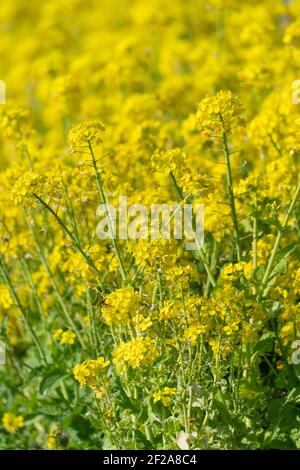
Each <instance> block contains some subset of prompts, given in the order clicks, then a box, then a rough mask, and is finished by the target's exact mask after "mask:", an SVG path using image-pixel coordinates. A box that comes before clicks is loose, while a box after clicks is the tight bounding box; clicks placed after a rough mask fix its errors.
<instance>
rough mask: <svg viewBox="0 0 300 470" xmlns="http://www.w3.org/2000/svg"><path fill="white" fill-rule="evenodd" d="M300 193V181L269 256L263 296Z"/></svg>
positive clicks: (263, 282) (262, 289)
mask: <svg viewBox="0 0 300 470" xmlns="http://www.w3.org/2000/svg"><path fill="white" fill-rule="evenodd" d="M299 194H300V181H299V183H298V186H297V188H296V191H295V194H294V197H293V199H292V201H291V204H290V206H289V208H288V212H287V214H286V216H285V219H284V222H283V225H282V226H281V228H280V229H279V230H278V233H277V237H276V240H275V243H274V247H273V250H272V253H271V256H270V258H269V261H268V265H267V269H266V272H265V274H264V277H263V280H262V283H261V291H260V294H261V296H262V295H263V293H264V290H265V288H266V286H267V284H268V282H269V279H270V275H271V272H272V269H273V264H274V260H275V256H276V254H277V251H278V248H279V244H280V240H281V237H282V234H283V232H284V230H285V229H286V227H287V224H288V222H289V220H290V217H291V215H292V212H293V210H294V206H295V204H296V201H297V199H298V196H299Z"/></svg>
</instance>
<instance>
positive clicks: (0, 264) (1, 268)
mask: <svg viewBox="0 0 300 470" xmlns="http://www.w3.org/2000/svg"><path fill="white" fill-rule="evenodd" d="M0 271H1V274H2V276H3V278H4V280H5V283H6V285H7V287H8V289H9V292H10V295H11V296H12V299H13V301H14V302H15V304H16V305H17V307H18V309H19V310H20V312H21V315H22V319H23V322H24V324H25V326H26V328H27V329H28V331H29V333H30V335H31V337H32V340H33V342H34V344H35V346H36V348H37V351H38V353H39V356H40V358H41V360H42V361H43V362H44V363H45V364H47V359H46V355H45V352H44V350H43V348H42V345H41V343H40V341H39V339H38V337H37V335H36V334H35V332H34V330H33V328H32V326H31V325H30V323H29V321H28V319H27V315H26V312H25V309H24V307H23V305H22V304H21V302H20V300H19V297H18V294H17V292H16V290H15V288H14V286H13V284H12V282H11V279H10V277H9V274H8V273H7V271H6V269H5V267H4V263H3V260H2V257H1V258H0Z"/></svg>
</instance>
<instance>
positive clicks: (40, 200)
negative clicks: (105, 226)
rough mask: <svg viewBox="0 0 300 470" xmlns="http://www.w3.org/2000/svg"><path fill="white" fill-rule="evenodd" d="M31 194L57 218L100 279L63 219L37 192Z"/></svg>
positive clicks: (92, 263)
mask: <svg viewBox="0 0 300 470" xmlns="http://www.w3.org/2000/svg"><path fill="white" fill-rule="evenodd" d="M33 196H34V197H35V198H36V199H37V200H38V201H39V202H40V203H41V204H42V205H43V206H44V207H45V209H47V210H48V211H49V212H50V213H51V214H52V215H53V216H54V217H55V219H56V220H57V222H58V224H59V225H60V226H61V228H62V229H63V230H64V231H65V232H66V234H67V235H68V236H69V238H70V240H71V241H72V242H73V243H74V246H75V248H76V249H77V250H78V251H79V252H80V253H81V254H82V256H83V258H84V259H85V260H86V262H87V263H88V265H89V266H91V268H92V269H93V270H94V271H95V272H96V274H97V275H98V277H99V279H100V281H101V279H102V274H101V272H100V271H99V270H98V268H97V267H96V266H95V263H94V262H93V260H92V259H91V257H90V256H89V255H88V254H87V253H85V251H84V250H83V249H82V247H81V245H80V243H78V241H77V240H76V237H75V236H74V235H73V233H72V232H71V231H70V230H69V229H68V227H67V226H66V224H65V223H64V222H63V220H62V219H61V218H60V217H59V215H58V214H57V213H56V212H55V211H54V210H53V209H52V207H51V206H49V204H47V203H46V201H44V200H43V199H42V198H41V197H40V196H38V195H37V194H35V193H33ZM100 286H101V288H102V284H101V282H100Z"/></svg>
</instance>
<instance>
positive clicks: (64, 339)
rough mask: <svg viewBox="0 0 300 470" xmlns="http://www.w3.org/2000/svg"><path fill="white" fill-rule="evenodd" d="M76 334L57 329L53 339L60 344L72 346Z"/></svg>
mask: <svg viewBox="0 0 300 470" xmlns="http://www.w3.org/2000/svg"><path fill="white" fill-rule="evenodd" d="M75 338H76V334H75V333H74V331H72V330H70V329H69V330H66V331H64V330H62V329H61V328H59V329H58V330H56V331H55V332H54V334H53V339H55V340H58V341H59V342H60V344H74V343H75Z"/></svg>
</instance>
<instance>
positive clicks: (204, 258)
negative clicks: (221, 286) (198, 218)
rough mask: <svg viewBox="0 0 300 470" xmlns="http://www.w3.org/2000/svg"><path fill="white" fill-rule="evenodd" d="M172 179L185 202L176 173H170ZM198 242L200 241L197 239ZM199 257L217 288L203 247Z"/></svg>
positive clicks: (200, 249) (212, 283)
mask: <svg viewBox="0 0 300 470" xmlns="http://www.w3.org/2000/svg"><path fill="white" fill-rule="evenodd" d="M170 178H171V180H172V183H173V184H174V187H175V189H176V192H177V194H178V196H179V198H180V199H181V200H182V201H183V200H184V195H183V192H182V190H181V188H180V187H179V186H178V184H177V181H176V178H175V176H174V173H173V172H172V171H171V172H170ZM197 242H198V239H197ZM199 255H200V258H201V261H202V263H203V264H204V268H205V271H206V273H207V275H208V278H209V280H210V282H211V285H212V286H213V287H215V286H216V281H215V278H214V276H213V274H212V272H211V269H210V266H209V264H208V263H207V260H206V257H205V253H204V250H203V248H201V247H199Z"/></svg>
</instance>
